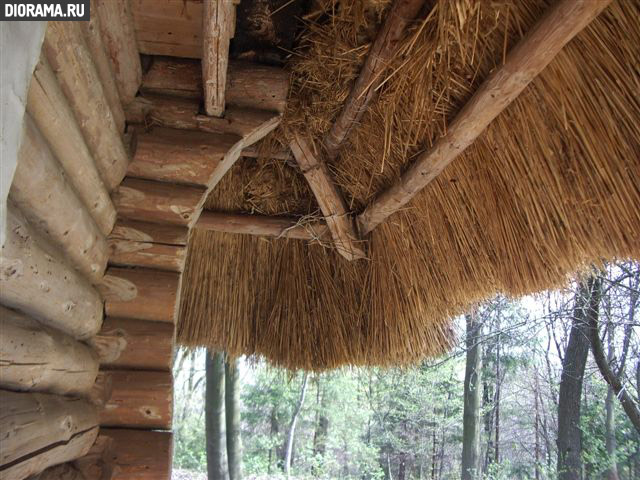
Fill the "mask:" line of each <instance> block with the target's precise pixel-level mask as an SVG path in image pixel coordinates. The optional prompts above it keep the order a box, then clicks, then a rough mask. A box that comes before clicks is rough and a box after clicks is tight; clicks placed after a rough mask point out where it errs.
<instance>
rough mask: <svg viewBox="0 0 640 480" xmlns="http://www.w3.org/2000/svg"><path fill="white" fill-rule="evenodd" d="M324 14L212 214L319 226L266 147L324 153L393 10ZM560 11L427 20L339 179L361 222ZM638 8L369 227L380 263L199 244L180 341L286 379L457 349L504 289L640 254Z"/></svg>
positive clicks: (530, 7)
mask: <svg viewBox="0 0 640 480" xmlns="http://www.w3.org/2000/svg"><path fill="white" fill-rule="evenodd" d="M348 3H350V2H341V3H340V4H338V3H336V4H332V3H330V2H329V3H328V4H327V9H326V15H324V16H321V17H317V23H309V24H308V25H307V27H306V30H305V33H304V35H303V38H302V39H301V41H300V46H299V49H298V50H297V52H296V54H295V55H293V56H292V59H291V69H292V72H293V79H294V83H293V87H292V92H291V95H290V100H289V106H288V110H287V112H286V114H285V120H284V122H283V125H282V126H281V128H279V129H278V130H277V131H276V132H274V134H273V135H272V136H271V137H270V138H268V139H266V140H265V142H264V144H263V145H262V147H261V149H262V152H263V154H264V158H260V159H258V160H246V161H243V162H241V163H240V164H239V165H237V166H236V167H235V168H234V169H233V170H232V171H231V172H230V173H229V174H228V175H227V177H226V178H225V179H224V180H223V182H222V183H221V185H220V186H219V187H218V188H217V189H216V190H215V191H214V192H213V193H212V195H211V198H209V199H208V204H207V208H210V209H214V210H222V211H234V212H237V211H246V212H255V213H258V212H259V213H267V214H281V213H287V214H291V213H296V214H300V215H309V214H317V206H316V204H315V201H314V200H313V196H312V195H311V193H310V191H309V189H308V187H307V186H306V184H305V182H304V178H303V177H302V175H301V174H300V172H299V171H297V170H296V169H295V168H294V167H291V166H290V165H288V164H287V163H286V162H284V161H277V160H270V159H269V151H271V150H273V149H279V148H282V146H283V145H287V144H288V141H289V139H290V138H291V136H292V134H293V133H300V134H302V135H308V136H310V137H311V138H314V139H315V140H316V141H318V142H319V141H320V139H321V138H322V137H323V135H324V134H325V133H326V131H327V130H328V129H329V127H330V125H331V122H332V120H333V119H334V118H335V116H336V114H337V113H338V111H339V109H340V107H341V105H342V103H343V102H344V100H345V98H346V97H347V95H348V93H349V89H350V86H351V84H352V82H353V80H354V79H355V77H356V76H357V74H358V71H359V67H360V66H361V65H362V63H363V62H364V59H365V57H366V53H367V49H368V47H369V45H370V42H371V40H372V37H373V36H374V35H375V31H376V28H377V27H376V23H377V22H378V21H379V20H380V18H382V15H381V12H382V11H383V8H384V7H385V5H386V3H385V2H364V1H361V2H353V3H352V4H351V5H347V4H348ZM545 7H546V4H545V2H540V1H533V0H530V1H527V2H514V3H512V2H472V1H465V0H459V1H457V2H450V1H449V0H440V1H438V2H436V4H435V7H434V8H433V10H432V11H431V13H430V14H429V15H428V17H427V18H426V19H423V20H422V21H420V22H417V24H416V25H415V27H414V29H413V31H412V32H411V34H410V35H409V38H407V40H406V42H404V44H403V45H402V47H401V49H400V52H399V54H398V55H397V57H396V60H395V61H394V64H393V65H391V67H390V69H389V74H388V77H387V79H386V81H385V82H384V84H383V86H382V88H381V89H380V91H379V96H378V97H377V99H376V100H375V101H374V102H373V104H372V105H371V107H370V110H369V111H368V113H367V114H366V115H365V116H364V118H363V120H362V123H361V125H360V126H359V128H357V129H356V130H355V131H353V132H352V134H351V135H350V137H349V142H348V144H347V145H346V146H345V147H344V148H343V151H342V154H341V155H340V157H339V158H338V159H336V161H335V162H334V164H333V165H331V168H332V171H333V174H334V178H335V179H336V182H337V183H338V185H339V186H340V187H341V188H342V190H343V192H344V194H345V197H346V198H347V202H348V204H349V206H350V208H351V209H352V210H353V211H354V212H359V211H361V209H362V208H363V207H364V206H366V205H367V204H368V203H369V202H370V201H371V200H372V199H373V197H375V195H376V194H378V193H379V192H380V191H382V190H384V189H385V188H387V187H388V186H389V185H391V184H392V183H393V182H394V181H395V180H396V179H397V178H398V176H399V175H400V173H401V172H402V171H403V170H404V169H405V168H406V166H407V165H408V164H409V163H410V162H411V159H412V157H414V156H415V155H417V154H419V153H420V152H422V151H424V150H425V149H426V148H428V147H429V145H430V144H431V143H432V142H433V141H434V139H436V138H437V137H438V136H439V135H442V133H443V132H445V131H446V125H447V122H448V121H450V120H451V119H452V118H453V117H454V115H455V113H456V112H457V111H458V110H459V109H460V108H461V106H462V105H463V104H464V103H465V101H466V100H468V98H469V97H470V96H471V95H472V94H473V92H474V91H475V89H476V88H477V87H478V85H479V84H480V83H481V82H482V80H483V79H484V78H486V76H487V75H488V73H489V72H490V71H491V69H493V68H495V67H496V66H498V65H499V64H500V63H501V62H502V61H503V58H504V56H505V54H506V52H508V50H509V49H510V48H511V47H512V46H513V45H515V43H516V42H517V41H518V40H519V39H520V38H521V37H522V36H523V34H524V33H526V31H527V30H528V29H529V28H530V27H531V26H532V25H533V24H534V23H535V21H536V20H537V19H538V18H539V17H540V15H541V13H542V12H543V11H544V9H545ZM638 18H640V4H639V2H631V1H626V0H625V1H620V2H617V3H615V2H614V3H613V4H612V5H611V6H610V7H609V8H608V9H606V10H605V11H604V13H603V14H602V15H600V17H598V18H597V19H596V20H595V21H594V22H593V23H592V24H591V25H590V26H589V27H588V28H587V29H586V30H585V31H583V32H582V33H581V34H579V36H578V37H577V38H576V39H574V40H573V41H572V42H571V43H570V44H569V45H568V46H567V47H565V49H564V50H563V51H562V52H561V53H560V55H558V57H557V58H556V59H555V60H554V61H553V62H552V63H551V65H550V66H549V67H548V68H547V69H546V70H545V71H544V72H543V74H542V75H541V76H540V77H539V78H538V79H536V80H535V81H534V82H533V83H532V85H530V86H529V87H528V88H527V90H526V91H525V92H524V93H523V94H522V95H521V96H520V98H519V99H518V100H517V101H516V102H515V103H514V104H512V105H511V106H510V107H509V108H508V109H507V110H506V111H505V112H504V113H503V114H502V115H500V116H499V117H498V118H497V119H496V121H494V122H493V124H492V125H491V126H490V128H489V129H488V130H487V131H486V132H485V133H484V134H483V135H482V136H481V137H480V138H479V139H478V140H477V141H476V142H475V143H474V144H473V145H472V146H471V147H470V148H469V149H468V150H467V151H466V152H465V153H464V154H463V155H462V156H461V157H460V158H459V159H457V160H456V161H454V162H453V163H452V164H451V165H450V166H449V167H448V168H447V169H446V170H445V171H444V172H443V173H442V174H441V175H440V176H439V177H438V178H437V180H436V181H435V182H433V183H432V184H431V185H429V186H428V187H427V188H426V189H425V191H423V192H422V193H421V194H420V195H418V196H417V197H416V198H415V199H414V200H413V201H412V202H411V203H410V204H409V207H408V208H407V209H405V210H403V211H401V212H399V213H397V214H395V215H393V216H392V217H391V218H390V219H389V220H388V221H387V222H386V223H385V224H383V225H381V226H380V227H378V229H377V230H375V231H374V232H373V234H372V235H371V238H370V240H369V242H368V254H369V260H368V261H360V262H355V263H349V262H347V261H345V260H344V259H342V258H341V257H340V256H339V255H337V254H336V253H335V252H334V251H332V250H331V249H330V248H326V247H325V246H322V245H317V244H314V245H307V244H305V243H303V242H301V241H295V240H285V239H272V240H268V239H263V238H255V237H248V236H239V235H236V236H234V235H231V234H220V233H209V232H201V231H196V232H195V233H194V235H193V237H192V243H191V247H190V248H191V251H190V255H189V259H188V262H187V269H186V272H185V281H184V282H183V294H182V306H181V315H180V321H179V324H178V340H179V342H181V343H182V344H184V345H190V346H196V345H205V346H210V347H213V348H217V349H223V350H226V351H228V352H229V353H230V354H231V355H240V354H260V355H264V356H266V357H267V358H268V359H270V360H271V361H272V362H273V363H275V364H278V365H281V366H285V367H289V368H311V369H323V368H333V367H337V366H340V365H343V364H359V365H374V364H375V365H398V364H407V363H412V362H416V361H419V360H420V359H422V358H424V357H425V356H434V355H438V354H440V353H442V352H443V351H444V350H446V349H447V348H449V346H450V344H451V341H452V334H451V331H450V329H449V319H450V318H451V317H452V316H455V315H458V314H460V313H462V312H464V311H466V310H467V309H468V308H469V307H470V306H471V305H472V304H474V303H476V302H479V301H482V300H483V299H486V298H487V297H489V296H491V295H494V294H496V293H498V292H502V293H504V294H507V295H512V296H516V295H522V294H526V293H531V292H534V291H539V290H542V289H545V288H551V287H554V286H558V285H560V284H562V283H564V282H566V280H567V277H568V276H569V275H571V274H573V273H574V272H575V271H577V270H580V269H582V268H584V267H585V266H587V265H588V264H590V263H592V262H594V261H595V262H597V261H600V260H602V259H613V258H636V259H637V258H640V234H639V232H640V208H639V205H640V180H639V179H640V95H639V92H640V66H639V64H638V59H639V58H640V22H638V21H637V19H638Z"/></svg>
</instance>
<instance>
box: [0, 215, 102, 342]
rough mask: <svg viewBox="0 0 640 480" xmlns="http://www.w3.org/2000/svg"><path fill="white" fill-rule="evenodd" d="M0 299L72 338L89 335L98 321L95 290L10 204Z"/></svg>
mask: <svg viewBox="0 0 640 480" xmlns="http://www.w3.org/2000/svg"><path fill="white" fill-rule="evenodd" d="M0 302H2V303H3V304H4V305H6V306H8V307H12V308H15V309H18V310H21V311H23V312H25V313H27V314H28V315H30V316H32V317H34V318H36V319H37V320H39V321H41V322H42V323H45V324H46V325H49V326H51V327H53V328H56V329H58V330H61V331H62V332H65V333H67V334H69V335H71V336H72V337H74V338H78V339H86V338H89V337H91V336H93V335H95V334H96V333H97V332H98V331H99V330H100V325H101V323H102V313H103V305H102V299H101V298H100V295H99V294H98V292H97V291H96V290H95V289H94V288H93V287H92V286H91V285H90V284H89V282H88V281H87V280H86V279H85V278H83V277H82V276H81V275H80V274H79V273H77V272H76V271H75V270H73V269H72V268H71V267H70V266H69V265H68V264H67V263H66V262H65V261H64V260H62V258H61V255H60V254H59V253H58V252H56V250H55V249H54V248H52V247H51V246H49V245H48V244H47V243H46V241H45V240H44V239H43V238H41V237H39V236H38V235H37V234H35V233H34V232H33V231H32V230H31V228H30V227H29V226H28V224H27V222H26V220H25V218H24V217H23V216H22V215H21V214H20V212H19V211H18V210H17V209H16V208H15V206H13V205H12V204H9V205H8V209H7V238H6V241H5V243H4V245H3V246H2V250H1V254H0Z"/></svg>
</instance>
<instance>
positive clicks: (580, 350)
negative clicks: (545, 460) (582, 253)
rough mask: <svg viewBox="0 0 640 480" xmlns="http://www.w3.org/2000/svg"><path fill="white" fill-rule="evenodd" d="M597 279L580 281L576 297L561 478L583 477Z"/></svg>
mask: <svg viewBox="0 0 640 480" xmlns="http://www.w3.org/2000/svg"><path fill="white" fill-rule="evenodd" d="M595 282H596V280H595V279H594V278H593V277H591V278H589V280H588V281H586V282H583V283H580V285H579V286H578V291H577V293H576V298H575V306H574V311H573V320H572V325H571V332H570V334H569V343H568V344H567V349H566V351H565V354H564V360H563V362H562V376H561V379H560V393H559V398H558V439H557V445H558V479H559V480H580V478H581V469H582V461H581V458H580V456H581V452H582V438H581V432H580V406H581V401H580V398H581V395H582V380H583V377H584V368H585V364H586V362H587V356H588V354H589V327H588V323H587V316H588V315H589V313H591V312H594V313H596V314H597V309H598V303H599V298H598V295H595V294H594V289H595Z"/></svg>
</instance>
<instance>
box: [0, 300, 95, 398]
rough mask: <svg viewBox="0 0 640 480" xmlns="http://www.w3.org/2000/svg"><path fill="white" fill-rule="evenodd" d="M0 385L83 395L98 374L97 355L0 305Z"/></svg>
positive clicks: (57, 332) (59, 333)
mask: <svg viewBox="0 0 640 480" xmlns="http://www.w3.org/2000/svg"><path fill="white" fill-rule="evenodd" d="M0 332H2V335H0V387H2V388H4V389H7V390H18V391H33V392H49V393H56V394H59V395H79V396H84V395H86V394H87V393H88V392H89V390H91V387H92V386H93V383H94V382H95V379H96V375H97V374H98V358H97V355H96V354H95V353H94V352H93V351H92V350H91V349H90V348H89V347H87V346H86V345H85V344H84V343H80V342H78V341H77V340H75V339H74V338H73V337H70V336H68V335H66V334H64V333H62V332H60V331H59V330H55V329H53V328H51V327H48V326H46V325H43V324H41V323H39V322H37V321H35V320H34V319H32V318H30V317H28V316H26V315H24V314H21V313H19V312H15V311H13V310H9V309H7V308H4V307H2V306H0Z"/></svg>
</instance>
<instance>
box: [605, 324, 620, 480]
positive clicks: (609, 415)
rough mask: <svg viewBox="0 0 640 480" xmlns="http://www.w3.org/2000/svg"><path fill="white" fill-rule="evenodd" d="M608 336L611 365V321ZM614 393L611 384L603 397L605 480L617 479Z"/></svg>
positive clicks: (612, 354) (612, 329) (613, 354)
mask: <svg viewBox="0 0 640 480" xmlns="http://www.w3.org/2000/svg"><path fill="white" fill-rule="evenodd" d="M607 330H608V337H607V347H608V348H607V360H608V361H609V364H610V365H611V363H612V361H613V359H614V356H615V351H614V348H615V347H614V345H615V344H614V327H613V324H612V323H611V322H609V324H608V325H607ZM613 402H614V393H613V389H612V388H611V386H609V387H608V388H607V398H606V399H605V403H604V407H605V412H606V420H605V445H606V447H607V456H608V457H609V462H610V463H609V467H608V468H607V471H606V472H605V475H606V478H607V480H618V478H619V477H618V464H617V461H616V448H617V445H616V432H615V424H616V422H615V410H614V405H613Z"/></svg>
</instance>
